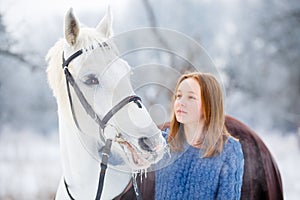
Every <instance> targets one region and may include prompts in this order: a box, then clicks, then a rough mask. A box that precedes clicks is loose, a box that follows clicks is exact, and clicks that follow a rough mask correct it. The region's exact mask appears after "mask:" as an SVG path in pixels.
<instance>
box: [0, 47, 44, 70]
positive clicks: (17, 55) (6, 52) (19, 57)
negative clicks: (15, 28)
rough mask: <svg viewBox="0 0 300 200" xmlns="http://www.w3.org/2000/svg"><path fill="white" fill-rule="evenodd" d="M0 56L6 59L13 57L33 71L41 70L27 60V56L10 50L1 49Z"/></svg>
mask: <svg viewBox="0 0 300 200" xmlns="http://www.w3.org/2000/svg"><path fill="white" fill-rule="evenodd" d="M0 55H3V56H5V57H11V58H13V59H15V60H18V61H20V62H22V63H24V64H26V65H28V66H29V67H30V69H31V70H32V71H35V70H37V69H41V67H40V66H38V65H35V64H33V63H31V62H29V61H28V60H26V59H25V55H23V54H20V53H15V52H11V51H10V50H9V49H0Z"/></svg>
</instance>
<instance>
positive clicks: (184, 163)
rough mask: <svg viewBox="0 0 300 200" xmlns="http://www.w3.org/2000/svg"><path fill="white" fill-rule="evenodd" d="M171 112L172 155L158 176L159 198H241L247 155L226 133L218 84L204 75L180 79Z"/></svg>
mask: <svg viewBox="0 0 300 200" xmlns="http://www.w3.org/2000/svg"><path fill="white" fill-rule="evenodd" d="M173 112H174V114H173V117H172V121H171V125H170V129H168V130H167V131H166V134H167V136H166V137H167V140H168V144H169V146H170V152H171V156H170V157H168V156H166V159H164V160H162V161H161V162H160V163H159V165H160V166H162V167H161V168H160V169H159V170H157V171H156V172H155V176H156V180H155V199H163V200H165V199H172V200H173V199H189V200H190V199H204V200H206V199H226V200H229V199H240V195H241V186H242V178H243V167H244V157H243V152H242V148H241V145H240V143H239V142H238V141H237V140H236V139H235V138H233V137H232V136H230V134H229V133H228V132H227V130H226V127H225V124H224V123H225V114H224V106H223V95H222V90H221V87H220V85H219V83H218V81H217V80H216V79H215V78H214V76H212V75H210V74H205V73H190V74H185V75H183V76H181V77H180V79H179V81H178V83H177V86H176V90H175V99H174V105H173Z"/></svg>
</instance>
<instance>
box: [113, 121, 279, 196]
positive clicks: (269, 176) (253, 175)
mask: <svg viewBox="0 0 300 200" xmlns="http://www.w3.org/2000/svg"><path fill="white" fill-rule="evenodd" d="M225 124H226V127H227V129H228V131H229V132H230V133H231V135H232V136H234V137H236V138H238V139H239V141H240V143H241V144H242V149H243V152H244V158H245V165H244V176H243V185H242V193H241V199H247V200H257V199H268V200H281V199H283V190H282V182H281V176H280V172H279V169H278V167H277V164H276V162H275V160H274V158H273V156H272V155H271V153H270V151H269V150H268V148H267V147H266V145H265V144H264V143H263V141H262V140H261V139H260V137H259V136H258V135H257V134H256V133H255V132H254V131H253V130H251V129H250V128H249V127H247V126H246V125H245V124H243V123H242V122H240V121H238V120H237V119H235V118H233V117H230V116H226V121H225ZM167 126H168V124H166V125H164V126H163V127H160V128H162V129H165V128H166V127H167ZM137 182H138V186H139V189H140V192H141V195H142V197H143V199H144V200H152V199H154V196H155V173H154V172H149V173H148V174H147V178H144V179H143V181H142V182H141V181H140V179H139V178H137ZM115 199H136V195H135V192H134V189H133V187H132V186H129V187H128V188H127V190H126V191H125V192H124V193H123V194H121V195H119V196H118V197H116V198H115Z"/></svg>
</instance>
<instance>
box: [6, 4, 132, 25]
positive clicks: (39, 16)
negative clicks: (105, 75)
mask: <svg viewBox="0 0 300 200" xmlns="http://www.w3.org/2000/svg"><path fill="white" fill-rule="evenodd" d="M127 3H128V1H126V0H1V1H0V11H1V12H2V13H3V14H4V17H5V18H4V19H5V21H6V22H7V23H8V26H9V28H12V29H14V27H15V26H18V25H20V24H21V23H23V22H26V24H30V25H32V24H38V23H40V22H41V21H42V20H43V19H45V18H49V17H51V16H52V17H53V16H60V15H61V16H64V14H65V13H66V12H67V10H68V9H69V8H70V7H72V8H73V9H74V11H75V13H78V15H80V14H79V13H80V12H84V11H85V12H86V11H90V12H99V13H102V14H103V13H104V12H103V11H104V10H105V9H106V8H107V6H108V5H110V6H111V9H112V11H113V12H114V10H115V11H116V12H114V15H116V14H119V13H122V11H123V10H124V8H125V7H126V4H127Z"/></svg>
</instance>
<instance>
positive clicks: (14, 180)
mask: <svg viewBox="0 0 300 200" xmlns="http://www.w3.org/2000/svg"><path fill="white" fill-rule="evenodd" d="M258 132H260V133H264V134H262V135H260V136H261V138H262V139H263V140H264V142H265V144H266V145H267V146H268V147H269V149H270V151H271V153H272V154H273V156H274V158H275V160H276V161H277V164H278V166H279V169H280V172H281V176H282V180H283V189H284V196H285V199H289V200H296V199H298V196H299V194H300V173H299V170H298V169H299V168H300V159H299V155H300V150H299V138H297V134H285V135H282V134H280V133H279V132H278V131H272V132H268V133H266V131H258ZM60 176H61V163H60V155H59V141H58V133H56V132H54V133H51V134H48V135H41V134H39V133H36V132H34V131H18V130H15V129H13V128H9V127H6V128H4V129H3V130H2V131H1V133H0V199H3V200H8V199H18V200H22V199H24V200H27V199H28V200H29V199H30V200H34V199H53V197H54V195H55V191H56V188H57V185H58V182H59V179H60Z"/></svg>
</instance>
